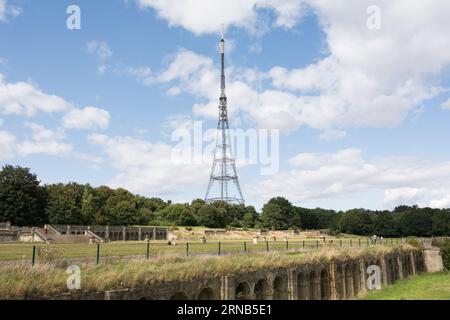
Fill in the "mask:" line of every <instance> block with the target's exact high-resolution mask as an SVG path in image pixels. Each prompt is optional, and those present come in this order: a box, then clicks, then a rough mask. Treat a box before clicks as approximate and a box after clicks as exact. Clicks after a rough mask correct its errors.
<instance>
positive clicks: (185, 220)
mask: <svg viewBox="0 0 450 320" xmlns="http://www.w3.org/2000/svg"><path fill="white" fill-rule="evenodd" d="M157 216H158V220H159V221H162V222H165V223H167V224H170V225H173V226H196V225H197V220H196V218H195V216H194V214H193V213H192V211H191V209H190V208H189V206H188V205H184V204H172V205H170V206H168V207H166V208H164V209H163V210H161V211H159V212H158V213H157Z"/></svg>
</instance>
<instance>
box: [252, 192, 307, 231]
mask: <svg viewBox="0 0 450 320" xmlns="http://www.w3.org/2000/svg"><path fill="white" fill-rule="evenodd" d="M261 221H262V224H263V226H264V227H265V228H269V229H274V230H287V229H289V228H299V227H301V225H300V216H299V215H298V214H297V213H296V211H295V209H294V206H293V205H292V204H291V203H290V202H289V201H288V200H287V199H285V198H283V197H277V198H272V199H270V200H269V202H268V203H266V204H265V205H264V207H263V209H262V214H261Z"/></svg>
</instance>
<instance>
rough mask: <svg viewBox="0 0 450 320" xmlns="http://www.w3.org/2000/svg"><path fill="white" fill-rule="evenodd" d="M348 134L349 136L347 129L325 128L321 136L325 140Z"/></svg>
mask: <svg viewBox="0 0 450 320" xmlns="http://www.w3.org/2000/svg"><path fill="white" fill-rule="evenodd" d="M346 136H347V133H346V132H345V131H342V130H333V129H330V130H325V131H324V132H322V134H321V135H320V138H321V139H322V140H325V141H334V140H338V139H342V138H345V137H346Z"/></svg>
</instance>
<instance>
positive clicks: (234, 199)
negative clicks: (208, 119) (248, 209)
mask: <svg viewBox="0 0 450 320" xmlns="http://www.w3.org/2000/svg"><path fill="white" fill-rule="evenodd" d="M220 53H221V71H222V73H221V81H220V82H221V94H220V100H219V101H220V103H219V122H218V126H217V138H216V139H217V140H216V148H215V150H214V162H213V166H212V171H211V178H210V180H209V185H208V190H207V191H206V197H205V201H206V202H208V203H210V202H214V201H225V202H228V203H232V204H245V202H244V198H243V197H242V191H241V187H240V185H239V179H238V175H237V170H236V162H235V160H234V157H233V151H232V150H231V138H230V125H229V122H228V109H227V96H226V94H225V39H224V32H223V31H222V40H221V41H220Z"/></svg>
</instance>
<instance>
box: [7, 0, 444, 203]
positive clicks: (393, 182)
mask: <svg viewBox="0 0 450 320" xmlns="http://www.w3.org/2000/svg"><path fill="white" fill-rule="evenodd" d="M73 4H75V5H78V6H79V7H80V9H81V30H69V29H68V28H67V27H66V20H67V18H68V17H69V15H68V14H67V13H66V9H67V7H68V6H69V5H73ZM370 5H376V6H377V8H378V9H379V12H378V13H379V16H377V15H376V14H375V16H374V15H373V12H372V11H369V12H368V11H367V9H368V7H369V6H370ZM449 9H450V6H449V4H447V3H446V2H445V1H440V0H434V1H430V2H429V3H428V2H427V5H426V7H425V4H423V2H422V1H406V0H400V1H396V3H395V4H393V3H391V1H387V0H386V1H384V0H383V1H357V0H351V1H349V2H348V4H347V5H346V6H345V7H343V6H342V7H339V6H337V5H336V3H335V1H332V0H320V1H319V0H276V1H268V0H249V1H244V2H243V1H237V0H232V1H225V0H216V1H201V0H191V1H188V0H180V1H160V0H135V1H132V0H129V1H119V0H117V1H87V0H77V1H50V0H41V1H31V0H0V119H1V120H0V164H1V165H4V164H7V163H8V164H14V165H22V166H27V167H30V168H31V169H32V170H33V171H34V172H35V173H37V174H38V176H39V178H40V179H41V180H42V181H43V182H45V183H53V182H69V181H77V182H80V183H87V182H89V183H91V184H92V185H94V186H98V185H110V186H112V187H119V186H122V187H125V188H127V189H129V190H131V191H133V192H135V193H139V194H143V195H146V196H159V197H162V198H164V199H172V200H174V201H190V200H192V199H193V198H202V197H203V196H204V193H205V191H206V186H207V183H208V176H209V170H210V166H211V163H210V162H208V161H204V162H202V163H191V164H186V163H184V164H180V163H174V161H173V159H172V154H171V152H172V151H173V148H174V146H176V144H177V142H176V141H171V134H172V133H173V131H174V130H175V129H180V128H185V129H188V130H190V129H191V128H192V124H193V121H202V122H203V128H204V129H205V130H206V129H211V128H214V127H215V125H216V121H217V119H216V113H217V104H218V102H217V100H218V97H219V93H220V91H219V51H218V41H219V40H220V39H219V37H220V28H221V23H224V24H225V27H226V39H227V61H226V62H227V77H228V79H227V80H228V89H227V94H228V96H229V108H230V121H231V126H232V127H233V128H242V129H245V130H248V129H269V130H279V131H280V140H279V150H280V152H279V155H277V156H278V158H279V163H280V167H279V170H277V171H276V172H273V173H272V174H270V175H262V174H261V164H253V165H239V166H238V171H239V176H240V179H241V186H242V189H243V193H244V197H245V199H246V200H247V203H248V204H253V205H255V206H256V207H260V206H261V205H262V204H263V203H264V202H266V201H267V200H268V199H269V198H270V197H272V196H278V195H280V196H286V197H288V198H289V199H290V200H291V201H292V202H294V203H295V204H297V205H302V206H306V207H315V206H321V207H327V208H334V209H348V208H353V207H367V208H379V209H381V208H392V207H394V206H395V205H398V204H403V203H405V204H415V203H417V204H419V205H424V206H425V205H426V206H433V207H448V206H450V182H449V181H450V179H449V178H450V148H449V142H448V137H449V133H450V127H449V126H448V120H449V119H450V92H449V88H450V77H449V76H448V74H449V73H448V71H449V65H450V52H449V50H448V48H449V45H450V38H449V36H448V34H449V31H450V22H448V19H447V17H446V14H445V13H446V12H449ZM372 17H375V18H377V19H378V18H379V22H380V25H379V28H374V29H371V28H369V27H368V25H367V20H368V19H370V18H372Z"/></svg>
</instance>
